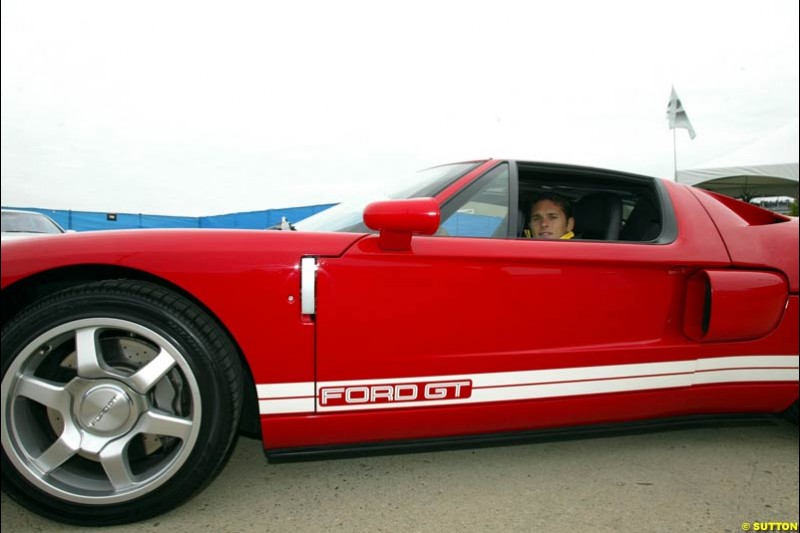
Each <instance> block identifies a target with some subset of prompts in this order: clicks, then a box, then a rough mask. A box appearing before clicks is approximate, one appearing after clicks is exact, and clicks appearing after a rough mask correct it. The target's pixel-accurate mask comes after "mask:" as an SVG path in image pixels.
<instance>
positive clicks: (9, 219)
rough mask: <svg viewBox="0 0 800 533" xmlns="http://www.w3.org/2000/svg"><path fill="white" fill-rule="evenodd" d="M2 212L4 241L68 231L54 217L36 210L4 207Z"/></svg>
mask: <svg viewBox="0 0 800 533" xmlns="http://www.w3.org/2000/svg"><path fill="white" fill-rule="evenodd" d="M0 213H2V237H0V238H2V240H3V241H10V240H14V239H24V238H29V237H42V236H45V235H58V234H61V233H66V231H65V230H64V228H62V227H61V226H59V225H58V224H57V223H56V222H55V221H54V220H53V219H52V218H50V217H48V216H47V215H43V214H41V213H37V212H35V211H18V210H15V209H3V210H2V212H0Z"/></svg>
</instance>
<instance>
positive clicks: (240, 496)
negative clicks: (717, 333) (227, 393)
mask: <svg viewBox="0 0 800 533" xmlns="http://www.w3.org/2000/svg"><path fill="white" fill-rule="evenodd" d="M756 521H758V522H770V521H778V522H797V521H798V429H797V426H795V425H791V424H789V423H786V422H780V423H778V424H777V425H774V426H766V427H740V428H732V427H722V428H705V429H691V430H679V431H672V432H666V433H651V434H647V435H635V436H624V437H609V438H594V439H587V440H573V441H565V442H550V443H539V444H525V445H518V446H507V447H495V448H481V449H473V450H459V451H443V452H434V453H419V454H408V455H396V456H383V457H368V458H357V459H338V460H326V461H316V462H304V463H288V464H278V465H271V464H268V463H267V462H266V460H265V459H264V457H263V455H262V452H261V447H260V443H259V442H257V441H254V440H250V439H241V440H239V444H238V447H237V449H236V451H235V453H234V455H233V458H232V460H231V462H230V464H229V465H228V466H227V467H226V468H225V470H224V471H223V473H222V475H221V476H220V477H219V478H218V479H217V480H216V481H215V482H214V483H213V484H212V485H211V486H210V487H209V488H207V489H206V490H205V491H204V492H202V493H201V494H200V495H198V496H197V497H195V498H194V499H193V500H192V501H190V502H188V503H187V504H184V505H183V506H182V507H180V508H179V509H176V510H175V511H173V512H171V513H169V514H167V515H164V516H160V517H157V518H155V519H152V520H148V521H145V522H142V523H139V524H133V525H129V526H119V527H114V528H108V530H110V531H113V532H114V533H117V532H119V533H122V532H137V533H141V532H153V533H160V532H170V533H177V532H184V531H187V532H188V531H191V532H193V533H198V532H203V531H210V532H218V531H236V532H238V531H276V532H277V531H286V532H292V533H294V532H297V531H312V532H313V531H341V532H351V531H391V532H394V531H402V532H436V531H459V532H461V531H467V532H471V531H486V532H495V531H504V532H505V531H534V530H542V531H548V532H552V531H556V532H558V531H569V532H575V531H592V532H593V533H596V532H618V531H636V532H641V531H658V532H661V531H692V532H697V531H714V532H727V531H729V532H737V531H742V530H743V527H742V523H743V522H747V523H748V525H749V526H750V527H751V528H753V527H752V524H753V522H756ZM1 525H2V530H3V532H4V533H5V532H17V531H19V532H21V531H79V530H80V529H79V528H74V527H71V526H64V525H61V524H57V523H54V522H51V521H49V520H46V519H43V518H40V517H38V516H36V515H33V514H31V513H29V512H27V511H25V510H24V509H22V508H20V507H19V506H18V505H16V504H15V503H14V502H12V501H11V500H9V499H8V498H7V497H6V496H5V494H3V496H2V522H1ZM753 529H755V528H753Z"/></svg>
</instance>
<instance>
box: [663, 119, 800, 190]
mask: <svg viewBox="0 0 800 533" xmlns="http://www.w3.org/2000/svg"><path fill="white" fill-rule="evenodd" d="M799 138H800V136H798V119H797V118H795V119H794V120H792V121H791V122H789V123H788V124H786V125H785V126H783V127H782V128H781V129H779V130H777V131H775V132H774V133H772V134H770V135H768V136H767V137H764V138H763V139H760V140H758V141H756V142H754V143H752V144H750V145H747V146H745V147H743V148H740V149H739V150H736V151H735V152H731V153H729V154H726V155H724V156H722V157H718V158H715V159H712V160H711V161H707V162H706V163H705V164H703V165H702V168H696V169H690V170H679V171H678V176H677V180H678V182H679V183H686V184H688V185H694V186H696V187H701V188H703V189H708V190H711V191H716V192H720V193H722V194H726V195H728V196H733V197H739V196H747V197H749V198H752V197H757V196H791V197H793V198H797V197H798V189H799V187H798V179H799V178H800V172H798V150H800V140H798V139H799Z"/></svg>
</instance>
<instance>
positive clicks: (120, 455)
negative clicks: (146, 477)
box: [100, 434, 136, 490]
mask: <svg viewBox="0 0 800 533" xmlns="http://www.w3.org/2000/svg"><path fill="white" fill-rule="evenodd" d="M131 435H133V434H129V435H126V436H125V437H124V438H122V439H119V440H116V441H114V442H112V443H110V444H109V445H108V446H106V447H105V448H104V449H103V451H102V452H100V463H101V464H102V465H103V469H104V470H105V472H106V475H107V476H108V480H109V481H110V482H111V484H112V485H113V486H114V489H115V490H125V489H127V488H129V487H131V486H133V485H134V484H135V483H136V480H135V479H134V477H133V472H131V468H130V465H129V464H128V459H127V456H126V455H125V450H126V449H127V446H128V442H130V436H131Z"/></svg>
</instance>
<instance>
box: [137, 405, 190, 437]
mask: <svg viewBox="0 0 800 533" xmlns="http://www.w3.org/2000/svg"><path fill="white" fill-rule="evenodd" d="M138 429H139V430H140V431H141V432H142V433H152V434H155V435H165V436H168V437H177V438H179V439H181V440H186V438H187V437H188V436H189V433H190V432H191V431H192V421H191V420H187V419H185V418H178V417H177V416H172V415H168V414H166V413H160V412H156V411H149V412H147V413H146V414H145V415H144V416H143V417H142V420H141V424H140V425H139V427H138Z"/></svg>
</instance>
